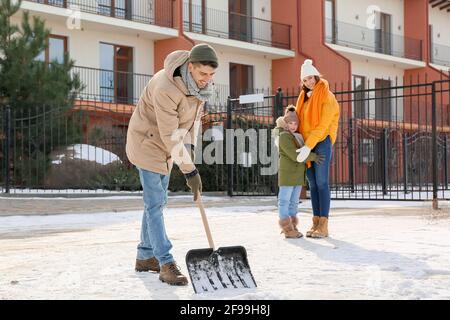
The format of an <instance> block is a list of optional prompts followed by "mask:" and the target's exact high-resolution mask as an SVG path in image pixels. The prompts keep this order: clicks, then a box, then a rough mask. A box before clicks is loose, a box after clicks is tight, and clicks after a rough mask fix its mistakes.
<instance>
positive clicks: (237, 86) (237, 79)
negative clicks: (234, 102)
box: [230, 63, 253, 98]
mask: <svg viewBox="0 0 450 320" xmlns="http://www.w3.org/2000/svg"><path fill="white" fill-rule="evenodd" d="M249 93H253V66H248V65H244V64H238V63H230V95H231V97H232V98H237V97H239V96H240V95H241V94H249Z"/></svg>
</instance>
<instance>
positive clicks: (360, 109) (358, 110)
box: [353, 75, 368, 118]
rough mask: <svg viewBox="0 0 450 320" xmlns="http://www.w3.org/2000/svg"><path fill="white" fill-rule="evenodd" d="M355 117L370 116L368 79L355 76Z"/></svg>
mask: <svg viewBox="0 0 450 320" xmlns="http://www.w3.org/2000/svg"><path fill="white" fill-rule="evenodd" d="M353 90H354V93H353V115H354V117H355V118H365V117H367V115H368V105H367V99H366V97H367V93H366V91H365V90H366V77H363V76H357V75H353Z"/></svg>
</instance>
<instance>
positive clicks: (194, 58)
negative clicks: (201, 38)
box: [189, 43, 219, 64]
mask: <svg viewBox="0 0 450 320" xmlns="http://www.w3.org/2000/svg"><path fill="white" fill-rule="evenodd" d="M189 61H190V62H206V61H211V62H215V63H217V64H219V60H218V59H217V54H216V51H215V50H214V48H213V47H211V46H210V45H208V44H206V43H200V44H197V45H196V46H194V47H192V49H191V52H190V53H189Z"/></svg>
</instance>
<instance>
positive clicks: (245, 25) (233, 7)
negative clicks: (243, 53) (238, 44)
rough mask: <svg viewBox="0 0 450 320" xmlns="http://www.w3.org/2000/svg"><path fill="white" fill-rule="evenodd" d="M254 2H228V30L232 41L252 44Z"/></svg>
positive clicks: (238, 0) (239, 0) (235, 0)
mask: <svg viewBox="0 0 450 320" xmlns="http://www.w3.org/2000/svg"><path fill="white" fill-rule="evenodd" d="M251 16H252V2H251V1H250V0H229V1H228V28H229V31H228V32H229V37H230V39H235V40H241V41H247V42H252V39H253V36H252V33H253V32H252V19H251Z"/></svg>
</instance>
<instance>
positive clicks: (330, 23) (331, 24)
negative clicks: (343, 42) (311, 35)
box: [325, 0, 336, 43]
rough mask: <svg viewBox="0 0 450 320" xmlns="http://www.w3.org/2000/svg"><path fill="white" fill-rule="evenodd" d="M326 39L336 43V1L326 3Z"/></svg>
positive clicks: (329, 0)
mask: <svg viewBox="0 0 450 320" xmlns="http://www.w3.org/2000/svg"><path fill="white" fill-rule="evenodd" d="M325 39H326V41H327V42H331V43H336V1H335V0H326V1H325Z"/></svg>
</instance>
